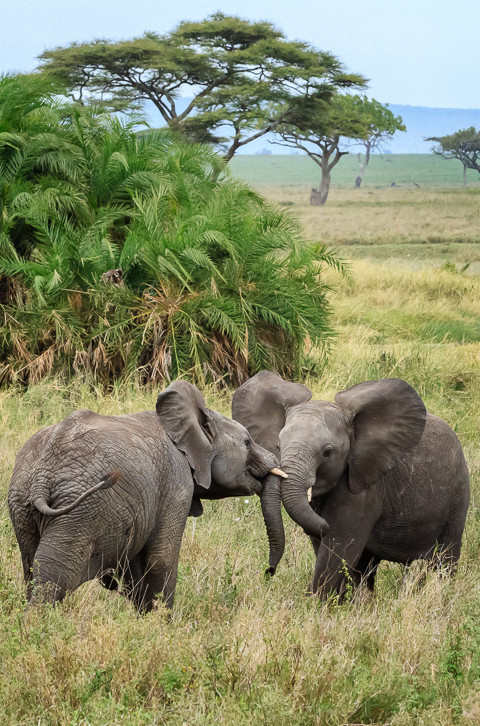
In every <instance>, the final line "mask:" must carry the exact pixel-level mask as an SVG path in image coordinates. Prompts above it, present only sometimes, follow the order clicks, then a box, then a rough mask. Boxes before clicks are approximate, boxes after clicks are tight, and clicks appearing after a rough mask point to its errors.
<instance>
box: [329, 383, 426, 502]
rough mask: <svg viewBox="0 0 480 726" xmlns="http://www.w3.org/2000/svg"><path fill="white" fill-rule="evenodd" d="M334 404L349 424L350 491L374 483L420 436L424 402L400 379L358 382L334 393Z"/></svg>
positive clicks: (424, 417) (422, 425)
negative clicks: (350, 427)
mask: <svg viewBox="0 0 480 726" xmlns="http://www.w3.org/2000/svg"><path fill="white" fill-rule="evenodd" d="M335 403H336V404H337V405H338V406H340V408H341V409H342V410H343V412H344V414H345V418H346V419H347V421H348V423H349V424H350V425H351V426H352V443H351V448H350V455H349V460H348V486H349V488H350V491H352V492H353V493H358V492H361V491H362V490H363V489H365V488H367V487H369V486H371V485H372V484H374V483H375V482H376V481H377V480H378V478H379V477H380V476H381V475H382V474H384V473H385V472H386V471H388V470H389V469H392V468H393V467H394V466H395V465H396V464H397V462H398V460H399V458H400V457H401V456H402V454H404V453H405V452H407V451H409V450H410V449H412V448H413V447H414V446H416V445H417V444H418V442H419V441H420V439H421V437H422V434H423V429H424V428H425V419H426V415H427V412H426V410H425V405H424V403H423V401H422V399H421V398H420V396H419V395H418V393H417V392H416V391H414V389H413V388H412V387H411V386H409V385H408V383H406V382H405V381H402V380H401V379H399V378H384V379H383V380H380V381H367V382H366V383H359V384H358V385H357V386H352V388H348V389H347V390H346V391H341V392H340V393H337V395H336V396H335Z"/></svg>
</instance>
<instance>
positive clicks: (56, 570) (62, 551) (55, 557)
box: [29, 535, 90, 605]
mask: <svg viewBox="0 0 480 726" xmlns="http://www.w3.org/2000/svg"><path fill="white" fill-rule="evenodd" d="M89 555H90V552H89V545H88V543H86V542H83V541H76V542H72V541H71V540H70V541H68V542H67V541H65V540H63V539H61V538H59V537H55V536H54V535H52V536H44V537H42V539H41V541H40V544H39V546H38V548H37V551H36V553H35V558H34V561H33V568H32V571H33V578H32V583H31V585H32V586H31V594H30V598H29V600H30V601H31V602H48V603H51V604H52V605H53V604H54V603H56V602H60V601H61V600H63V598H64V597H65V595H66V594H67V592H69V591H72V590H75V588H77V587H78V586H79V585H81V584H82V583H83V582H85V581H86V580H88V579H89V577H88V560H89Z"/></svg>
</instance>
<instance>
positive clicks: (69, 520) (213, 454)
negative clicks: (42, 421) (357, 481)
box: [8, 381, 282, 612]
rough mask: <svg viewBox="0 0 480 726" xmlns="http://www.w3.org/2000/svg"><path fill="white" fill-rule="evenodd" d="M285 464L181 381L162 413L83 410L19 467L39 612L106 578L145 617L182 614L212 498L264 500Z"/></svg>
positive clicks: (31, 592) (28, 561)
mask: <svg viewBox="0 0 480 726" xmlns="http://www.w3.org/2000/svg"><path fill="white" fill-rule="evenodd" d="M276 464H277V458H276V457H275V455H274V454H272V453H271V452H269V451H267V450H265V449H264V448H262V447H261V446H259V445H257V444H256V443H255V442H254V441H253V440H252V438H251V436H250V435H249V433H248V432H247V431H246V429H245V428H244V427H243V426H242V425H240V424H239V423H237V422H236V421H232V420H231V419H229V418H227V417H225V416H223V415H221V414H219V413H217V412H215V411H212V410H210V409H208V408H207V407H206V405H205V402H204V400H203V398H202V395H201V394H200V392H199V391H198V389H197V388H196V387H195V386H193V385H192V384H190V383H188V382H186V381H175V382H174V383H172V384H171V385H170V386H169V387H168V388H167V389H166V390H165V391H163V392H162V393H160V394H159V396H158V399H157V402H156V410H155V411H143V412H141V413H136V414H129V415H123V416H104V415H100V414H97V413H94V412H92V411H88V410H79V411H75V412H74V413H72V414H71V415H70V416H68V417H67V418H66V419H64V420H63V421H61V422H60V423H57V424H55V425H53V426H48V427H47V428H44V429H42V430H40V431H38V432H37V433H36V434H34V435H33V436H32V437H31V438H30V439H29V440H28V441H27V443H26V444H25V445H24V446H23V448H22V449H21V450H20V452H19V453H18V455H17V458H16V462H15V467H14V471H13V475H12V478H11V483H10V487H9V494H8V506H9V511H10V516H11V519H12V523H13V527H14V530H15V535H16V538H17V541H18V544H19V547H20V551H21V556H22V564H23V573H24V579H25V584H26V588H27V599H28V600H29V601H33V602H36V601H43V602H50V603H52V604H53V603H55V602H57V601H59V600H62V599H63V598H64V596H65V594H66V593H67V592H69V591H72V590H74V589H75V588H77V587H78V586H79V585H80V584H81V583H83V582H85V581H87V580H90V579H92V578H94V577H96V576H98V577H100V579H101V582H102V584H103V585H104V586H105V587H107V588H109V589H117V587H118V579H117V577H116V573H119V574H120V576H121V578H122V579H123V584H124V594H126V596H127V597H129V598H130V600H131V601H132V602H133V604H134V606H135V607H136V608H137V609H138V611H140V612H147V611H149V610H151V609H152V606H153V604H154V601H155V597H156V596H157V595H161V596H163V599H164V601H165V604H166V606H167V607H169V608H170V607H171V606H172V604H173V599H174V594H175V585H176V579H177V567H178V558H179V550H180V544H181V540H182V535H183V531H184V528H185V524H186V521H187V517H188V515H189V514H192V515H193V516H198V515H199V514H201V511H202V507H201V501H200V500H201V498H203V497H205V498H214V499H216V498H223V497H226V496H242V495H243V496H244V495H248V494H251V493H253V492H255V493H261V488H262V479H263V478H264V477H265V476H266V475H267V474H268V472H269V471H271V470H272V471H274V472H277V473H280V474H281V473H282V472H281V471H280V470H279V469H277V468H276Z"/></svg>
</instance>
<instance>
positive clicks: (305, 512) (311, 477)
mask: <svg viewBox="0 0 480 726" xmlns="http://www.w3.org/2000/svg"><path fill="white" fill-rule="evenodd" d="M301 461H302V457H301V456H300V455H299V454H298V452H297V453H296V455H295V457H293V456H292V457H289V456H288V455H286V456H285V457H284V456H283V455H282V469H283V470H284V471H285V472H286V473H287V474H288V479H282V482H281V485H280V486H281V498H282V502H283V506H284V507H285V509H286V510H287V512H288V514H289V515H290V517H291V518H292V519H293V520H294V521H295V522H296V523H297V524H299V525H300V526H301V527H303V529H304V531H305V533H306V534H308V535H310V536H311V537H317V538H318V539H321V538H322V537H323V536H324V535H325V534H326V532H327V531H328V524H327V522H326V521H325V519H323V517H320V516H319V515H318V514H316V512H314V511H313V509H312V508H311V506H310V504H309V501H308V494H307V492H308V489H309V488H310V487H312V486H313V485H314V484H315V469H314V467H313V466H309V465H308V464H305V463H301Z"/></svg>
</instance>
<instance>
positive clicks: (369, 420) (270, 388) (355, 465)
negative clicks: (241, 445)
mask: <svg viewBox="0 0 480 726" xmlns="http://www.w3.org/2000/svg"><path fill="white" fill-rule="evenodd" d="M311 395H312V394H311V392H310V391H309V390H308V388H306V387H305V386H301V385H299V384H295V383H289V382H287V381H284V380H283V379H282V378H280V376H278V375H276V374H275V373H271V372H269V371H262V372H261V373H258V374H257V375H256V376H253V378H250V379H249V380H248V381H247V382H246V383H244V384H243V386H241V387H240V388H239V389H238V390H237V391H236V392H235V394H234V398H233V404H232V410H233V416H234V418H235V419H236V420H238V421H240V422H241V423H243V425H244V426H245V427H246V428H247V429H248V430H249V431H250V432H251V433H252V435H254V436H255V438H256V440H257V441H259V442H260V443H263V444H264V445H265V446H266V447H267V448H269V449H270V450H271V451H274V452H278V453H279V455H280V461H281V466H282V468H283V470H284V471H285V473H286V474H287V475H288V479H285V480H282V481H281V483H280V482H279V480H276V488H277V491H278V490H280V494H281V501H282V502H283V504H284V506H285V509H286V510H287V512H288V513H289V515H290V516H291V517H292V519H294V520H295V522H297V523H298V524H300V525H301V526H302V527H303V529H304V530H305V532H306V533H307V534H309V535H312V536H314V537H318V538H321V537H322V535H323V534H324V533H325V531H326V530H327V529H328V524H327V523H326V522H325V520H324V519H323V518H322V517H320V516H319V515H318V514H316V512H315V511H314V510H313V509H312V507H311V506H310V504H309V495H308V494H309V490H311V495H313V497H317V496H320V495H322V494H325V493H326V492H328V491H329V490H330V489H332V488H333V487H334V486H335V485H336V484H337V483H338V482H339V481H340V480H341V479H343V478H346V481H347V484H348V487H349V489H350V491H352V492H354V493H359V492H361V491H362V490H364V489H366V488H367V487H370V486H371V485H372V484H374V483H375V482H376V481H378V479H379V478H380V477H381V476H382V474H384V473H385V472H387V471H388V470H389V469H391V468H392V467H394V466H395V464H396V463H397V461H398V460H399V457H401V455H402V454H403V453H405V452H406V451H408V450H409V449H411V448H413V447H414V446H416V444H418V442H419V441H420V438H421V436H422V433H423V429H424V426H425V416H426V411H425V406H424V404H423V402H422V400H421V399H420V397H419V396H418V394H417V393H416V392H415V391H414V390H413V388H412V387H411V386H409V385H408V383H406V382H405V381H402V380H400V379H395V378H392V379H383V380H379V381H368V382H366V383H360V384H359V385H357V386H353V387H352V388H349V389H347V390H345V391H341V392H340V393H337V395H336V396H335V402H334V403H330V402H328V401H311V400H310V399H311ZM278 500H279V497H278V495H277V497H276V499H275V500H273V504H272V507H273V509H274V511H273V512H270V513H269V517H271V518H273V519H274V520H277V519H278V511H277V510H278V507H279V503H278ZM271 561H272V552H271ZM277 562H278V560H277ZM277 562H275V563H274V564H275V565H276V564H277Z"/></svg>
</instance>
